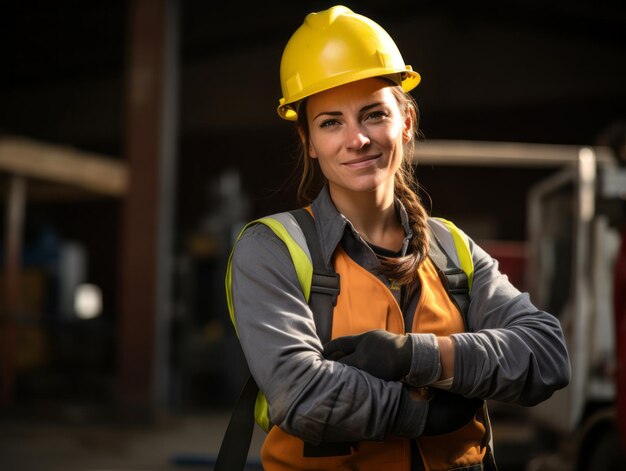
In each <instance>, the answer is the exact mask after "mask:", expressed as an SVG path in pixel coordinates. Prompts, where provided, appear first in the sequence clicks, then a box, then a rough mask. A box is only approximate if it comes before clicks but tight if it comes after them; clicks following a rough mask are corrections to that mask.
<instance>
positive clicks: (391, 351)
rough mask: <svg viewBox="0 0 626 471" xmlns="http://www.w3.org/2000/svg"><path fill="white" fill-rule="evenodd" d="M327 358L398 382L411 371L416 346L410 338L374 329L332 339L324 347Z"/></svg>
mask: <svg viewBox="0 0 626 471" xmlns="http://www.w3.org/2000/svg"><path fill="white" fill-rule="evenodd" d="M324 357H325V358H327V359H329V360H334V361H338V362H341V363H344V364H346V365H351V366H354V367H356V368H358V369H360V370H363V371H367V372H368V373H370V374H371V375H373V376H376V377H377V378H380V379H384V380H386V381H399V380H401V379H403V378H404V377H405V376H406V375H407V374H408V373H409V370H410V368H411V361H412V360H413V343H412V342H411V339H410V338H409V336H408V335H397V334H392V333H391V332H387V331H386V330H371V331H369V332H365V333H364V334H359V335H347V336H345V337H338V338H336V339H334V340H331V341H330V342H328V343H327V344H326V345H324Z"/></svg>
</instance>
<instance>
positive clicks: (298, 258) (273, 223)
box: [226, 216, 313, 330]
mask: <svg viewBox="0 0 626 471" xmlns="http://www.w3.org/2000/svg"><path fill="white" fill-rule="evenodd" d="M259 223H260V224H264V225H266V226H267V227H269V228H270V229H271V230H272V231H273V232H274V233H275V234H276V235H277V236H278V238H279V239H280V240H282V241H283V242H284V243H285V245H286V246H287V250H289V255H290V256H291V259H292V260H293V264H294V267H295V269H296V275H297V276H298V281H299V283H300V287H301V288H302V293H303V294H304V298H305V299H306V301H307V302H308V301H309V296H310V294H311V280H312V279H313V264H312V263H311V260H310V259H309V257H308V256H307V254H306V253H305V252H304V250H303V249H302V247H300V246H299V245H298V243H297V242H296V241H295V240H294V239H293V237H291V234H289V231H288V230H287V229H286V228H285V226H283V225H282V224H281V223H280V222H279V221H278V220H276V219H274V218H272V217H271V216H270V217H264V218H261V219H257V220H256V221H252V222H250V223H248V224H247V225H246V226H245V227H244V228H243V229H242V230H241V232H240V233H239V235H238V236H237V241H239V238H240V237H241V235H242V234H243V233H244V231H245V230H246V229H247V228H248V227H250V226H251V225H253V224H259ZM236 245H237V242H235V247H236ZM235 247H233V250H232V251H231V253H230V256H229V257H228V265H227V267H226V302H227V304H228V312H229V314H230V320H231V322H232V323H233V325H234V326H235V330H237V324H236V322H235V313H234V309H233V298H232V263H231V261H232V257H233V253H234V251H235Z"/></svg>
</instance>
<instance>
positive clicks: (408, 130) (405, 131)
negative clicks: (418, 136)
mask: <svg viewBox="0 0 626 471" xmlns="http://www.w3.org/2000/svg"><path fill="white" fill-rule="evenodd" d="M411 139H413V116H411V113H406V116H405V117H404V123H403V128H402V142H404V143H405V144H406V143H407V142H410V141H411Z"/></svg>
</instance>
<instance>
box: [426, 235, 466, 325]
mask: <svg viewBox="0 0 626 471" xmlns="http://www.w3.org/2000/svg"><path fill="white" fill-rule="evenodd" d="M430 233H431V235H432V237H431V238H430V250H429V253H428V256H429V257H430V259H431V260H432V262H433V263H434V264H435V268H436V269H437V273H438V275H439V278H440V279H441V282H442V283H443V286H444V288H445V289H446V292H447V293H448V297H449V298H450V300H451V301H452V302H453V303H454V304H455V306H456V307H457V309H458V310H459V312H460V313H461V316H462V317H463V324H464V326H465V330H466V331H468V323H467V311H469V304H470V289H469V280H468V279H467V275H466V274H465V272H464V271H463V270H462V269H461V268H459V267H457V266H456V265H455V263H454V261H453V260H452V259H451V258H450V257H449V256H448V254H447V253H446V251H445V250H444V249H443V247H442V246H441V242H440V241H439V239H438V238H437V236H436V235H435V234H434V233H433V231H432V230H431V232H430Z"/></svg>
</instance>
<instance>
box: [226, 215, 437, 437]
mask: <svg viewBox="0 0 626 471" xmlns="http://www.w3.org/2000/svg"><path fill="white" fill-rule="evenodd" d="M231 263H232V295H233V308H234V316H235V322H236V325H237V331H238V334H239V339H240V342H241V345H242V349H243V352H244V355H245V357H246V360H247V362H248V366H249V368H250V371H251V373H252V375H253V377H254V379H255V380H256V382H257V384H258V385H259V387H260V389H261V391H263V393H264V394H265V397H266V399H267V402H268V405H269V415H270V420H271V422H272V423H273V424H275V425H278V426H280V427H281V428H282V429H283V430H285V431H286V432H288V433H290V434H292V435H294V436H297V437H299V438H301V439H303V440H304V441H307V442H309V443H313V444H317V443H320V442H323V441H324V442H333V441H360V440H380V439H382V438H384V437H385V436H386V435H387V434H390V433H393V434H396V435H400V436H405V437H417V436H419V435H420V434H421V432H422V430H423V427H424V423H425V419H426V414H427V411H428V404H427V402H426V401H412V400H411V399H410V396H409V392H408V389H407V387H406V386H403V385H402V383H400V382H386V381H382V380H380V379H378V378H375V377H373V376H371V375H369V374H367V373H366V372H364V371H360V370H358V369H356V368H353V367H350V366H346V365H343V364H341V363H339V362H333V361H327V360H325V359H324V358H323V356H322V344H321V343H320V340H319V338H318V337H317V335H316V332H315V323H314V320H313V315H312V312H311V310H310V309H309V306H308V304H307V302H306V300H305V298H304V295H303V293H302V290H301V288H300V285H299V282H298V279H297V276H296V271H295V267H294V265H293V262H292V260H291V257H290V256H289V252H288V250H287V247H286V246H285V245H284V243H283V242H282V241H281V240H280V239H279V238H278V237H277V236H275V235H274V233H273V232H272V231H271V230H270V229H269V228H267V227H265V226H264V225H262V224H257V225H254V226H252V227H251V228H249V229H247V230H246V231H245V233H244V234H243V235H242V237H241V238H240V240H239V241H238V243H237V245H236V247H235V249H234V251H233V255H232V259H231Z"/></svg>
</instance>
